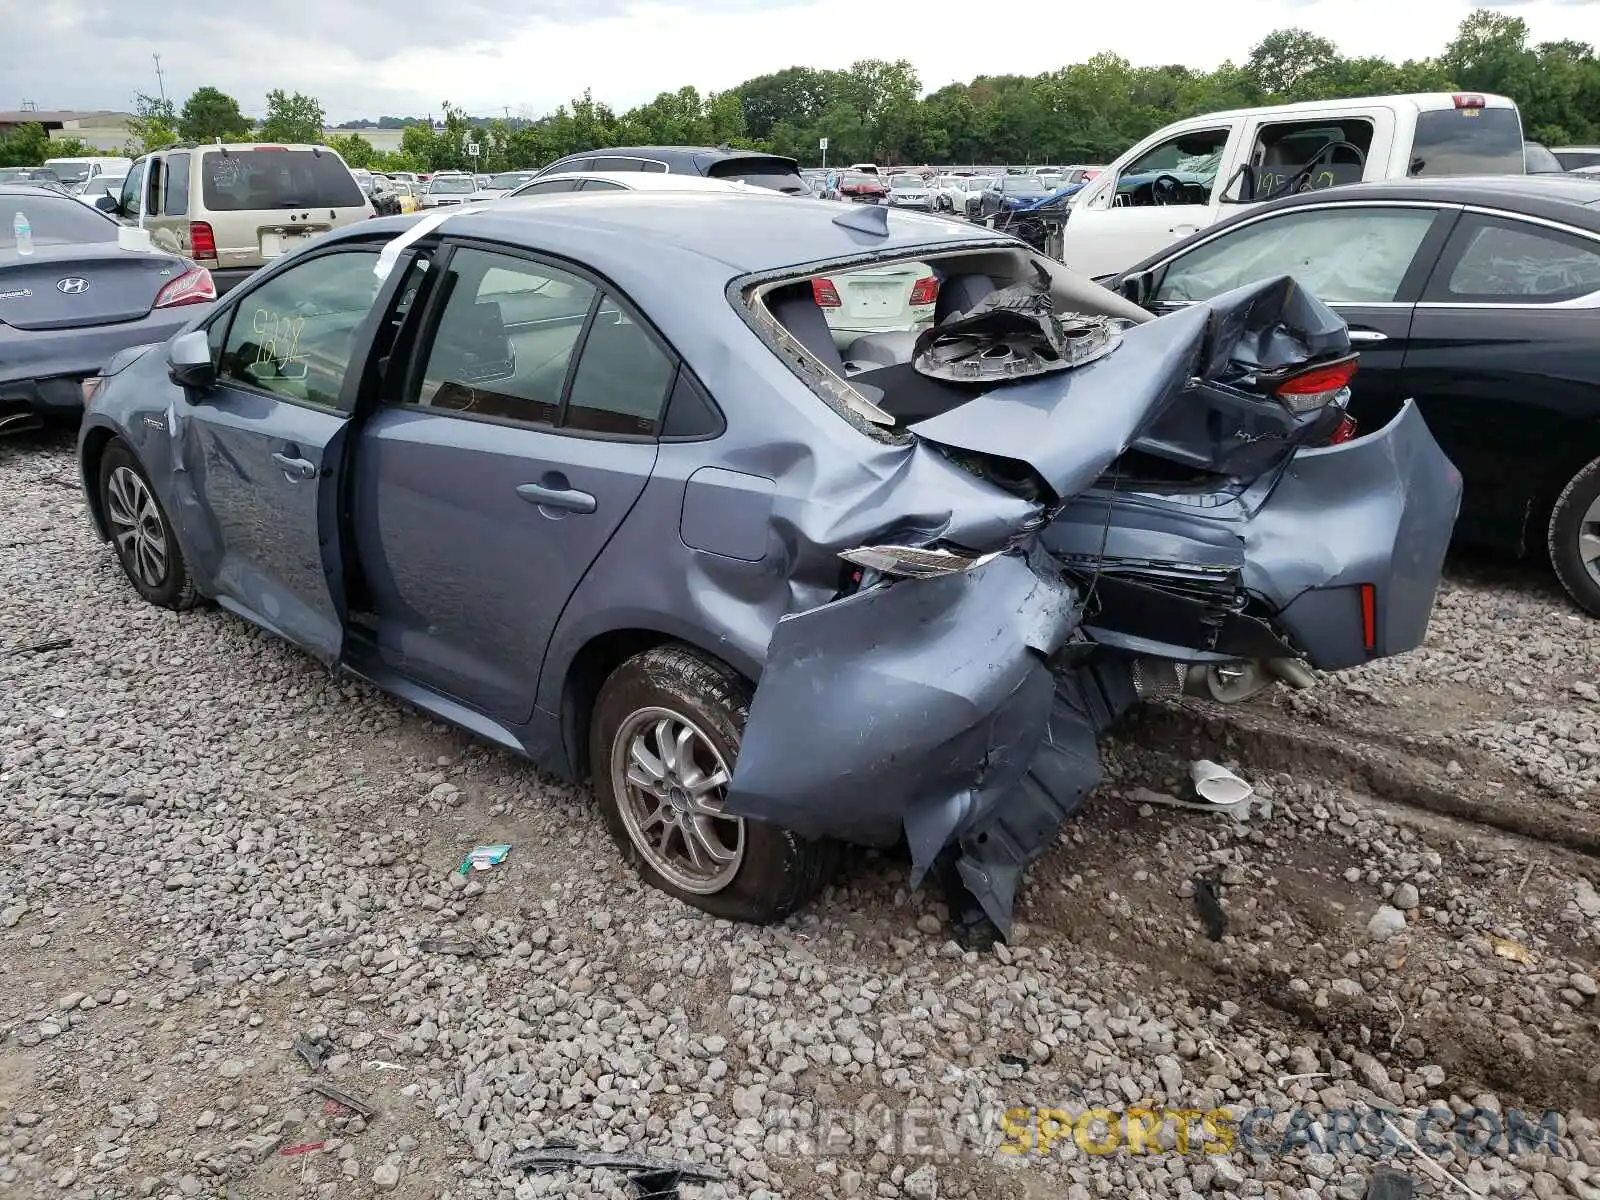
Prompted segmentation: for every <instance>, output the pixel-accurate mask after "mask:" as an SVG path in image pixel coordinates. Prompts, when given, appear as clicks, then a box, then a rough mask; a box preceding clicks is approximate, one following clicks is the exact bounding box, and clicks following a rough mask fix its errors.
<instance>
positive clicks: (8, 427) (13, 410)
mask: <svg viewBox="0 0 1600 1200" xmlns="http://www.w3.org/2000/svg"><path fill="white" fill-rule="evenodd" d="M43 428H44V418H43V417H41V416H40V415H39V414H38V413H36V412H34V411H33V409H32V408H30V407H28V405H26V404H24V403H23V402H22V401H20V400H14V401H12V402H11V403H10V404H7V405H5V406H4V407H0V435H4V434H8V433H29V432H31V431H33V430H35V429H43Z"/></svg>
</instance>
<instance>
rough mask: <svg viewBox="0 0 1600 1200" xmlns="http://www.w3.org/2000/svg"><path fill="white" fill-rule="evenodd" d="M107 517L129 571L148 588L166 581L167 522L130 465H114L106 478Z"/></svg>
mask: <svg viewBox="0 0 1600 1200" xmlns="http://www.w3.org/2000/svg"><path fill="white" fill-rule="evenodd" d="M106 517H107V518H108V519H109V520H110V521H111V534H112V538H113V539H114V540H115V542H116V546H117V554H118V556H119V557H120V558H121V559H122V565H123V567H124V569H125V570H126V571H127V572H128V574H129V575H132V576H133V577H134V578H135V579H136V580H138V581H139V582H140V583H142V584H144V586H145V587H147V588H158V587H160V586H161V585H162V584H163V583H165V582H166V579H167V567H168V562H169V556H168V554H167V525H166V522H165V521H163V520H162V518H161V510H160V509H159V508H158V507H156V500H155V497H154V496H152V495H151V494H150V488H149V486H148V485H147V484H146V483H145V481H144V480H143V479H141V478H140V477H139V473H138V472H137V471H135V470H134V469H133V468H132V467H117V468H115V469H114V470H112V472H111V474H110V475H109V476H108V477H107V479H106Z"/></svg>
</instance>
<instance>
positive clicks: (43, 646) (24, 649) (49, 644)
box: [6, 637, 72, 658]
mask: <svg viewBox="0 0 1600 1200" xmlns="http://www.w3.org/2000/svg"><path fill="white" fill-rule="evenodd" d="M70 645H72V639H71V638H69V637H63V638H50V639H48V640H46V641H43V642H31V643H29V644H28V645H26V646H16V647H13V648H12V649H10V650H7V651H6V655H7V657H10V658H15V657H17V656H18V655H20V654H43V653H44V652H45V651H46V650H65V649H66V648H67V647H68V646H70Z"/></svg>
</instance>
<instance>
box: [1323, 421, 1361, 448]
mask: <svg viewBox="0 0 1600 1200" xmlns="http://www.w3.org/2000/svg"><path fill="white" fill-rule="evenodd" d="M1355 436H1356V419H1355V418H1354V417H1350V416H1345V417H1341V418H1339V427H1338V428H1337V429H1335V430H1334V431H1333V436H1332V437H1330V438H1329V439H1328V445H1330V446H1342V445H1344V444H1345V443H1346V442H1350V441H1354V440H1355Z"/></svg>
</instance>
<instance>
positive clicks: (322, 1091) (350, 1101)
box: [306, 1079, 378, 1120]
mask: <svg viewBox="0 0 1600 1200" xmlns="http://www.w3.org/2000/svg"><path fill="white" fill-rule="evenodd" d="M306 1086H307V1087H308V1088H310V1089H311V1090H312V1091H313V1092H316V1093H317V1094H318V1095H319V1096H326V1097H327V1098H328V1099H329V1100H332V1101H334V1102H335V1103H336V1104H342V1105H344V1106H345V1107H346V1108H348V1109H349V1110H350V1111H351V1112H353V1113H355V1114H356V1115H357V1116H360V1117H364V1118H366V1119H368V1120H371V1119H372V1118H373V1117H375V1116H377V1115H378V1110H377V1109H375V1108H373V1107H372V1105H370V1104H368V1103H367V1102H366V1101H364V1100H358V1099H356V1098H355V1097H354V1096H352V1095H351V1094H350V1093H349V1092H347V1091H344V1090H343V1089H342V1088H336V1087H334V1086H333V1084H331V1083H328V1082H326V1081H325V1080H321V1079H313V1080H312V1081H311V1082H310V1083H308V1084H306Z"/></svg>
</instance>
